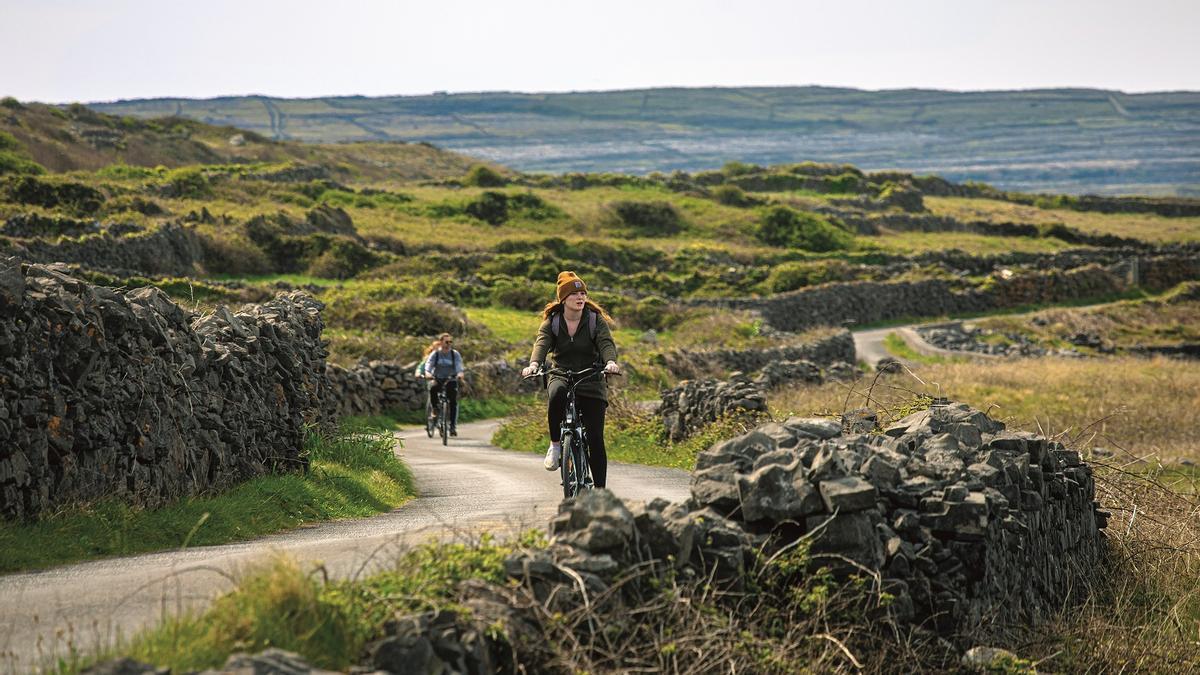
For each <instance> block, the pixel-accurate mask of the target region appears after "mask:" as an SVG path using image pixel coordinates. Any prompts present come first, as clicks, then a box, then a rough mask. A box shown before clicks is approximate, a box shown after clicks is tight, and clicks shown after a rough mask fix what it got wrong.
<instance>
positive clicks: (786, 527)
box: [361, 403, 1106, 673]
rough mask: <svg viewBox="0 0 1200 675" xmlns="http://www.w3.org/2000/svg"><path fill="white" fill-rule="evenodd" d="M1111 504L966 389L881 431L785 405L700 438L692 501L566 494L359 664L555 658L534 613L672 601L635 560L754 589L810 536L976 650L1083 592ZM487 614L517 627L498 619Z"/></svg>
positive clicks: (878, 616)
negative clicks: (443, 604) (530, 539)
mask: <svg viewBox="0 0 1200 675" xmlns="http://www.w3.org/2000/svg"><path fill="white" fill-rule="evenodd" d="M1105 520H1106V514H1105V513H1104V512H1103V511H1101V510H1099V509H1098V508H1097V506H1096V502H1095V501H1094V482H1093V479H1092V472H1091V469H1090V468H1089V467H1088V466H1087V465H1086V464H1085V463H1084V462H1083V461H1082V460H1081V459H1080V457H1079V455H1078V454H1077V453H1075V452H1073V451H1070V450H1067V449H1064V448H1063V447H1062V446H1061V445H1059V444H1057V443H1055V442H1053V441H1050V440H1049V439H1046V438H1043V437H1040V436H1036V435H1033V434H1027V433H1012V432H1008V431H1006V430H1005V429H1004V426H1003V425H1002V424H1000V423H999V422H996V421H994V420H992V419H990V418H988V417H987V416H986V415H984V414H983V413H982V412H980V411H978V410H974V409H972V408H970V407H968V406H966V405H962V404H958V405H955V404H949V403H947V404H945V405H937V406H934V407H933V408H931V409H929V410H926V411H921V412H918V413H915V414H913V415H911V416H909V417H907V418H905V419H903V420H901V421H899V422H897V423H896V424H893V425H891V426H889V427H888V428H887V429H886V431H885V433H882V434H880V433H875V434H861V433H849V432H846V431H845V430H844V425H843V423H842V422H840V421H838V420H833V419H824V418H792V419H789V420H787V421H785V422H782V423H770V424H766V425H763V426H761V427H759V428H758V429H755V430H753V431H751V432H749V433H747V434H744V435H742V436H739V437H736V438H733V439H730V440H727V441H723V442H721V443H718V444H716V445H714V446H713V447H711V448H709V449H708V450H707V451H705V452H704V453H702V454H701V455H700V456H699V458H698V461H697V465H696V471H695V473H694V474H693V482H692V497H691V498H690V499H689V500H687V501H684V502H674V503H672V502H667V501H666V500H663V499H655V500H653V501H651V502H648V503H641V502H625V501H623V500H621V499H619V498H617V497H616V496H615V495H613V494H612V493H611V492H609V491H607V490H595V491H588V492H585V493H583V494H582V495H580V496H579V497H577V498H575V499H569V500H566V501H564V502H563V503H562V504H561V505H560V506H559V512H558V515H556V516H555V517H554V518H553V519H552V520H551V521H550V528H549V529H550V533H551V535H552V537H551V539H550V541H549V542H548V544H547V545H546V546H545V547H543V548H522V549H521V550H519V551H517V552H515V553H513V554H511V555H510V556H509V557H508V558H507V559H506V560H505V564H504V566H505V572H506V575H507V576H508V582H507V583H505V584H499V585H498V584H490V583H485V582H480V581H467V582H464V583H463V584H462V585H461V586H460V588H459V594H458V596H459V597H458V602H459V604H460V605H461V606H465V607H468V608H470V610H471V611H470V612H461V613H455V612H447V611H437V610H434V611H430V612H422V613H418V614H413V615H409V616H400V617H396V620H395V621H394V622H392V624H390V626H391V629H390V631H389V635H387V636H385V637H383V638H381V639H379V640H377V641H375V642H373V643H371V644H369V645H368V646H367V647H366V648H365V649H364V653H363V658H362V659H361V669H362V670H373V669H374V670H388V671H398V670H402V669H403V668H412V669H415V671H416V672H443V671H453V672H464V673H488V672H495V671H496V670H497V669H498V668H499V667H500V666H501V664H502V663H505V662H511V660H513V659H517V660H519V661H520V662H522V663H530V664H533V663H536V662H537V659H538V658H553V651H552V650H544V649H541V648H540V647H539V646H540V645H543V644H544V633H543V632H542V631H541V630H540V629H539V621H540V618H539V617H543V616H546V615H547V614H548V613H559V614H558V615H569V614H571V613H573V612H578V611H579V608H580V607H587V608H589V609H590V611H592V612H597V613H599V612H602V611H607V612H608V613H607V614H603V615H602V616H605V617H606V618H605V620H604V621H599V622H595V625H593V622H587V621H583V622H580V623H579V625H578V626H576V627H574V628H573V630H574V631H575V633H574V634H575V635H576V636H577V637H579V638H580V640H579V641H580V644H581V645H588V644H607V642H605V641H604V640H602V639H595V637H594V636H595V634H594V633H593V634H592V635H591V636H589V631H601V630H602V631H604V635H605V636H608V637H610V638H611V635H612V634H613V632H614V631H620V630H621V628H622V626H621V625H620V624H621V622H622V617H623V616H626V615H627V613H628V612H629V611H632V610H636V612H637V613H639V617H638V618H639V620H641V621H646V620H650V621H653V616H652V615H651V616H650V617H647V616H646V613H653V612H655V611H662V612H664V614H665V613H669V612H671V611H672V610H671V608H670V605H671V603H661V602H657V603H649V604H645V603H642V604H638V605H635V606H626V607H623V606H621V604H620V603H621V598H623V597H625V596H627V595H629V596H636V593H634V592H632V591H630V584H636V583H638V581H637V577H638V575H631V574H630V570H634V569H637V570H641V571H643V572H644V571H645V570H650V569H655V570H659V571H667V570H669V571H670V572H669V573H670V574H672V575H673V578H675V579H688V578H691V579H703V580H705V581H706V583H709V584H713V585H717V586H719V587H722V588H727V589H730V590H733V591H734V592H737V593H739V594H751V593H754V592H760V591H758V590H756V589H755V587H754V584H751V583H748V582H747V580H748V579H756V578H759V577H758V575H759V570H760V569H761V568H760V567H758V566H759V565H761V564H762V561H764V560H770V559H772V557H773V556H774V555H775V554H777V553H782V552H784V551H787V550H789V549H792V548H793V547H795V545H796V544H797V543H801V542H800V540H801V538H803V539H804V540H805V541H807V542H809V544H808V560H809V571H810V572H815V571H816V570H817V569H819V568H827V569H830V570H832V571H833V573H834V574H835V575H836V576H838V577H842V578H844V577H847V576H850V575H859V576H862V577H865V578H866V579H867V580H868V583H866V584H864V585H863V588H864V589H866V591H865V592H868V593H875V594H879V595H880V596H882V594H884V593H886V594H888V595H889V596H890V597H891V600H890V601H889V602H887V603H882V606H881V607H880V608H879V610H880V611H877V612H875V613H874V614H872V616H873V617H874V618H873V621H875V622H876V623H880V624H887V623H890V624H894V625H896V626H899V627H901V628H903V627H906V626H919V627H922V628H926V629H931V630H934V631H936V632H937V633H938V634H940V635H941V636H943V637H945V638H947V639H948V640H949V642H950V643H951V644H952V645H955V646H957V647H958V649H959V650H966V648H968V647H971V646H972V645H975V644H978V643H980V642H988V641H993V640H996V639H1003V638H1004V635H1005V634H1006V633H1007V632H1008V631H1010V630H1011V629H1013V628H1014V627H1018V626H1029V625H1036V624H1037V623H1039V622H1041V621H1043V620H1046V619H1048V618H1050V617H1053V616H1054V615H1055V613H1056V612H1057V611H1058V610H1059V609H1060V608H1062V607H1063V606H1064V605H1065V604H1066V603H1068V602H1072V601H1080V600H1082V599H1083V598H1084V597H1086V595H1087V593H1088V590H1089V584H1090V583H1091V581H1092V580H1093V579H1094V578H1095V577H1096V574H1097V571H1098V569H1099V568H1100V566H1101V565H1102V564H1103V560H1104V556H1105V553H1106V546H1105V537H1104V534H1103V528H1104V527H1105V524H1106V522H1105ZM651 576H652V575H651ZM652 578H653V577H652ZM652 588H654V589H656V590H657V589H658V587H657V586H652ZM784 596H785V597H786V594H784ZM656 597H657V596H656ZM750 599H751V600H753V598H750ZM742 605H745V606H753V605H754V603H753V602H747V603H742ZM664 621H666V619H664ZM493 626H503V627H504V628H505V629H506V630H505V635H506V638H507V639H506V640H504V641H503V642H501V641H496V640H495V639H494V638H492V637H489V635H493V634H494V633H495V631H489V627H493ZM589 637H592V639H589ZM943 644H945V643H943ZM584 648H586V647H584ZM514 649H516V650H521V651H519V652H515V651H513V650H514ZM546 652H550V653H549V654H548V655H547V654H546Z"/></svg>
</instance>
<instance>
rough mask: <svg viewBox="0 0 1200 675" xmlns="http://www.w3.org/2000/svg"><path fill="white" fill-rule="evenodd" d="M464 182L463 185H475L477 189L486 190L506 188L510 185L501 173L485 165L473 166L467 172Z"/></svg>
mask: <svg viewBox="0 0 1200 675" xmlns="http://www.w3.org/2000/svg"><path fill="white" fill-rule="evenodd" d="M462 182H463V185H473V186H475V187H484V188H488V187H504V186H505V185H507V184H508V180H507V179H505V178H504V176H502V175H500V172H498V171H496V170H495V169H493V168H491V167H490V166H485V165H483V164H476V165H474V166H472V167H471V168H470V169H469V170H468V171H467V175H466V176H464V177H463V180H462Z"/></svg>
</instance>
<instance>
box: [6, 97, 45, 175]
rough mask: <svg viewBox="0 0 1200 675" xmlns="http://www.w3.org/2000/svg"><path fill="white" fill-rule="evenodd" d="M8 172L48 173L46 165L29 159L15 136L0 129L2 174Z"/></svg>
mask: <svg viewBox="0 0 1200 675" xmlns="http://www.w3.org/2000/svg"><path fill="white" fill-rule="evenodd" d="M17 105H20V104H19V103H18V104H17ZM6 173H12V174H30V175H37V174H43V173H46V167H44V166H42V165H41V164H38V163H37V162H35V161H33V160H32V159H29V157H28V156H27V155H26V154H25V148H24V147H22V146H21V142H20V141H18V140H17V138H16V137H15V136H13V135H12V134H10V133H8V132H5V131H0V176H2V175H4V174H6Z"/></svg>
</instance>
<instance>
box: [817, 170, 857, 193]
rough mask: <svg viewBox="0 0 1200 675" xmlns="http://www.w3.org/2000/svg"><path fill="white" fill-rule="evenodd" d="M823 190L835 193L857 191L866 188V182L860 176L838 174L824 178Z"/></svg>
mask: <svg viewBox="0 0 1200 675" xmlns="http://www.w3.org/2000/svg"><path fill="white" fill-rule="evenodd" d="M824 182H825V191H826V192H832V193H835V194H847V193H858V192H863V191H865V190H866V184H867V182H866V181H865V180H864V179H863V177H862V176H860V175H858V174H855V173H850V172H849V171H847V172H846V173H843V174H839V175H837V176H831V177H829V178H826V179H824Z"/></svg>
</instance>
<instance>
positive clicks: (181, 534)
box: [0, 420, 414, 573]
mask: <svg viewBox="0 0 1200 675" xmlns="http://www.w3.org/2000/svg"><path fill="white" fill-rule="evenodd" d="M390 429H391V427H390V426H386V427H385V426H381V425H379V424H378V420H376V421H374V423H373V422H372V421H363V420H357V421H356V420H351V421H349V422H347V425H346V426H345V427H343V428H342V429H341V430H340V431H338V432H336V433H333V434H329V435H320V434H313V435H311V436H309V438H308V440H307V442H306V443H305V451H306V453H307V455H308V458H309V462H310V464H309V468H308V470H307V471H306V472H304V473H302V474H299V473H297V474H281V475H272V476H263V477H260V478H255V479H252V480H249V481H247V482H245V483H242V484H240V485H237V486H235V487H233V488H231V489H229V490H226V491H224V492H221V493H218V494H213V495H207V496H200V497H191V498H187V499H183V500H181V501H179V502H177V503H174V504H170V505H168V506H165V507H162V508H158V509H140V508H135V507H132V506H129V505H127V504H124V503H119V502H116V501H113V500H102V501H99V502H97V503H94V504H87V505H81V506H77V507H72V508H64V509H62V510H60V511H58V512H56V513H53V514H50V515H48V516H46V517H43V518H41V519H39V520H37V521H35V522H33V523H17V522H0V573H6V572H15V571H20V570H30V569H39V568H44V567H50V566H53V565H62V564H65V563H70V562H77V561H80V560H93V559H97V558H106V557H111V556H121V555H130V554H133V553H144V552H147V551H161V550H167V549H174V548H187V547H189V546H212V545H216V544H225V543H229V542H233V541H243V540H247V539H253V538H256V537H260V536H262V535H264V534H269V533H271V532H279V531H281V530H288V529H291V528H294V527H297V526H299V525H303V524H304V523H311V522H317V521H325V520H337V519H342V518H362V517H364V516H370V515H374V514H376V513H381V512H384V511H390V510H391V509H394V508H396V507H397V506H400V505H401V504H403V503H404V502H405V501H407V500H408V499H410V498H411V497H412V496H413V495H414V490H413V485H412V476H411V475H410V474H409V472H408V469H407V468H406V467H405V466H404V465H403V464H401V463H400V461H399V460H398V459H397V458H396V456H395V455H394V454H393V449H394V445H395V443H397V442H398V441H396V439H395V438H394V437H393V436H392V433H391V431H390ZM264 505H269V507H270V508H263V507H264Z"/></svg>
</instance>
